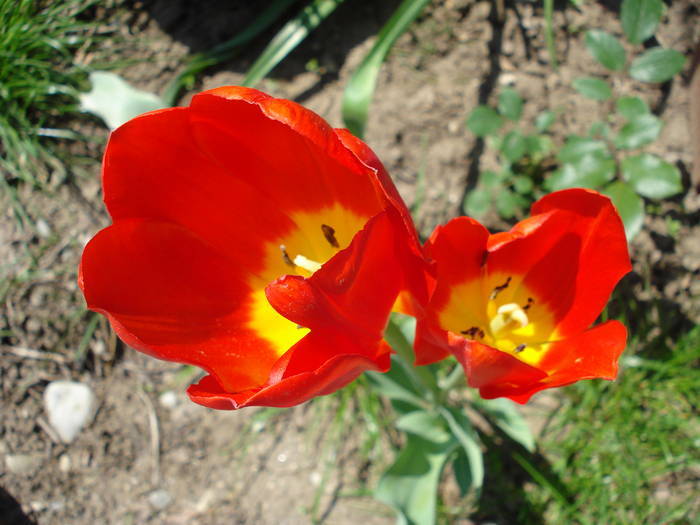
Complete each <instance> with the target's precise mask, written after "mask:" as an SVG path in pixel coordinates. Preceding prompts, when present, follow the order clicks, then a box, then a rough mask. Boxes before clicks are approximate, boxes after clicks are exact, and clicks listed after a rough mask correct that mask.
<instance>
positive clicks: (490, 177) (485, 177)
mask: <svg viewBox="0 0 700 525" xmlns="http://www.w3.org/2000/svg"><path fill="white" fill-rule="evenodd" d="M479 185H481V186H483V187H484V188H489V189H494V188H498V187H499V186H502V185H503V176H502V175H501V174H500V173H497V172H495V171H491V170H486V171H484V172H482V173H481V176H480V177H479Z"/></svg>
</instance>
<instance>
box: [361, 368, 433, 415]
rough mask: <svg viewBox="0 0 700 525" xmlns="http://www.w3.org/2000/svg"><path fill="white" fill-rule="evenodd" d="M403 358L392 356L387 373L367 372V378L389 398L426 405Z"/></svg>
mask: <svg viewBox="0 0 700 525" xmlns="http://www.w3.org/2000/svg"><path fill="white" fill-rule="evenodd" d="M402 361H403V360H402V359H401V358H399V357H397V356H392V358H391V368H390V369H389V371H388V372H386V373H383V374H381V373H379V372H366V373H365V375H366V377H367V380H368V381H369V382H370V383H371V385H372V388H373V389H374V390H376V391H377V392H379V393H380V394H382V395H384V396H386V397H388V398H389V399H396V400H400V401H405V402H407V403H410V404H411V405H414V406H416V407H421V406H424V405H425V402H424V401H423V398H422V395H423V392H420V391H419V390H418V388H417V385H415V384H414V383H413V381H412V380H411V377H410V376H409V375H408V374H407V373H406V371H405V370H404V368H403V365H402Z"/></svg>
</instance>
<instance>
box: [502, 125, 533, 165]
mask: <svg viewBox="0 0 700 525" xmlns="http://www.w3.org/2000/svg"><path fill="white" fill-rule="evenodd" d="M526 151H527V144H526V142H525V137H524V136H523V134H522V133H520V132H519V131H517V130H513V131H511V132H509V133H508V134H507V135H506V136H505V137H503V144H501V153H503V156H504V157H505V158H506V160H508V162H511V163H513V162H517V161H519V160H520V159H521V158H522V157H523V155H525V152H526Z"/></svg>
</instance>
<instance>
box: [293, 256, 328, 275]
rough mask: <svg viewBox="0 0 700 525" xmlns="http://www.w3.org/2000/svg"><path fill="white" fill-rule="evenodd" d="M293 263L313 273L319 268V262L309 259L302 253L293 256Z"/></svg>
mask: <svg viewBox="0 0 700 525" xmlns="http://www.w3.org/2000/svg"><path fill="white" fill-rule="evenodd" d="M294 264H295V265H296V266H298V267H299V268H303V269H304V270H306V271H307V272H311V273H314V272H316V271H318V270H320V269H321V264H320V263H317V262H316V261H312V260H311V259H307V258H306V257H304V256H303V255H297V256H296V257H294Z"/></svg>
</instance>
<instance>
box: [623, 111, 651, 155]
mask: <svg viewBox="0 0 700 525" xmlns="http://www.w3.org/2000/svg"><path fill="white" fill-rule="evenodd" d="M662 127H663V122H662V121H661V119H659V118H657V117H655V116H654V115H652V114H646V115H644V114H642V115H639V116H638V117H636V118H634V119H632V120H630V121H629V122H628V123H627V124H625V125H624V126H622V129H621V130H620V133H619V134H618V135H617V137H615V146H617V147H618V148H620V149H635V148H640V147H642V146H644V145H646V144H649V143H650V142H654V141H655V140H656V138H657V137H658V136H659V133H661V128H662Z"/></svg>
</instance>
